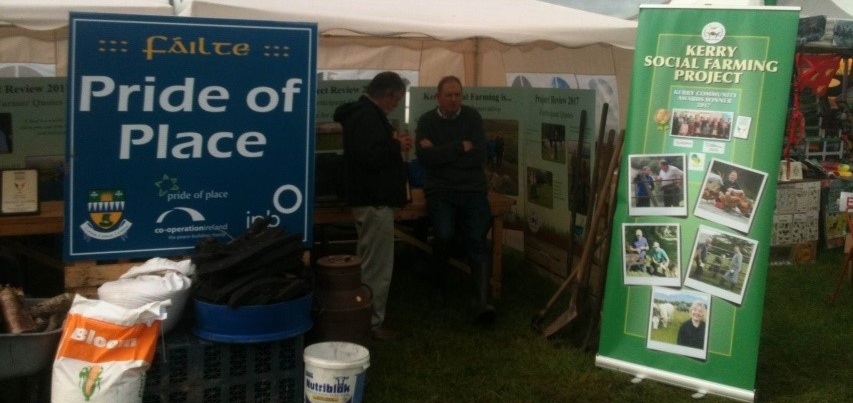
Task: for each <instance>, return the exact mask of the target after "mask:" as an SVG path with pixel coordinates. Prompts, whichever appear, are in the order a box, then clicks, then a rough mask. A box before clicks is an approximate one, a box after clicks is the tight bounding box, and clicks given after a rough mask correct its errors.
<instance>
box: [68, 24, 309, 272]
mask: <svg viewBox="0 0 853 403" xmlns="http://www.w3.org/2000/svg"><path fill="white" fill-rule="evenodd" d="M316 59H317V26H316V24H309V23H282V22H272V21H246V20H229V19H210V18H186V17H162V16H141V15H123V14H99V13H71V16H70V24H69V61H68V86H69V90H68V139H67V154H66V163H67V169H68V176H67V178H66V181H65V182H66V185H65V244H64V258H65V260H66V261H72V260H84V259H86V260H89V259H91V260H95V259H117V258H140V257H155V256H175V255H182V254H187V253H191V252H192V250H193V248H194V247H195V246H196V245H197V244H198V242H199V241H201V240H202V239H205V238H209V237H213V238H215V239H217V240H218V241H220V242H227V241H228V240H230V239H231V238H233V237H238V236H240V235H242V234H243V233H244V232H245V231H246V229H247V227H248V226H249V224H250V223H251V222H252V221H253V219H254V218H256V217H266V216H271V217H272V225H274V226H280V227H282V228H284V230H285V232H287V233H300V234H302V235H303V242H304V243H305V244H306V246H307V245H310V244H311V242H312V222H313V218H312V214H313V211H312V205H313V200H312V199H313V194H314V191H313V186H314V185H313V183H314V178H313V176H314V135H315V134H314V114H315V112H314V107H315V96H316V82H315V80H316V70H317V67H316Z"/></svg>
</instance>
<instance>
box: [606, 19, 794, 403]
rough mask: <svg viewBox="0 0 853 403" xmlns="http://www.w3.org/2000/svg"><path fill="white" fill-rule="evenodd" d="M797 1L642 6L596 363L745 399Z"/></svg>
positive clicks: (750, 387)
mask: <svg viewBox="0 0 853 403" xmlns="http://www.w3.org/2000/svg"><path fill="white" fill-rule="evenodd" d="M798 20H799V8H796V7H739V8H732V7H725V8H724V7H715V6H702V7H701V8H700V7H672V6H643V7H641V8H640V15H639V28H638V32H637V45H636V50H635V56H634V65H633V73H632V82H631V95H630V103H629V112H628V124H627V128H626V134H625V143H624V152H623V157H622V163H621V171H620V179H619V185H618V186H619V187H618V202H617V206H616V214H615V217H614V223H613V231H612V233H613V238H612V243H611V244H612V245H613V247H612V248H611V251H610V259H609V267H608V269H607V270H608V273H607V286H606V291H605V300H604V307H603V313H602V316H603V317H602V329H601V341H600V346H599V353H598V356H597V357H596V365H597V366H600V367H605V368H611V369H616V370H619V371H624V372H627V373H631V374H634V375H636V378H637V379H654V380H658V381H661V382H666V383H670V384H674V385H678V386H681V387H685V388H688V389H692V390H695V391H697V392H699V393H700V394H705V393H711V394H717V395H722V396H727V397H730V398H733V399H736V400H742V401H753V400H754V396H755V391H754V384H755V371H756V367H757V365H756V364H757V357H758V343H759V336H760V330H761V316H762V307H763V302H764V287H765V280H766V278H767V269H768V257H769V250H770V235H771V233H770V231H771V229H772V224H773V211H774V207H775V206H774V203H775V194H776V182H777V177H778V172H779V167H780V163H779V161H780V159H781V153H782V144H783V138H784V135H785V124H786V116H787V106H788V100H789V91H790V83H791V80H792V72H793V68H794V66H793V64H794V52H795V46H796V35H797V25H798Z"/></svg>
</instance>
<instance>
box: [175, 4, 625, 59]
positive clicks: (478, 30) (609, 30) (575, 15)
mask: <svg viewBox="0 0 853 403" xmlns="http://www.w3.org/2000/svg"><path fill="white" fill-rule="evenodd" d="M180 15H185V16H195V17H218V18H239V19H265V20H277V21H294V22H317V23H318V30H319V32H320V33H321V34H323V35H368V36H384V37H411V36H426V37H430V38H435V39H440V40H458V39H465V38H476V37H488V38H492V39H495V40H498V41H500V42H503V43H507V44H520V43H529V42H534V41H539V40H547V41H551V42H555V43H558V44H560V45H563V46H566V47H581V46H587V45H592V44H597V43H605V44H611V45H614V46H618V47H622V48H628V49H633V47H634V41H635V38H636V30H637V23H636V22H635V21H628V20H623V19H620V18H614V17H609V16H605V15H601V14H594V13H589V12H586V11H580V10H575V9H571V8H567V7H562V6H557V5H554V4H550V3H545V2H541V1H537V0H464V1H463V0H432V1H403V0H371V1H369V2H367V1H357V0H323V1H316V0H288V1H281V0H253V1H244V0H193V1H190V2H188V4H186V7H185V8H184V9H183V10H181V11H180Z"/></svg>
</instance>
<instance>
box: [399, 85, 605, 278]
mask: <svg viewBox="0 0 853 403" xmlns="http://www.w3.org/2000/svg"><path fill="white" fill-rule="evenodd" d="M463 97H464V99H463V103H464V104H465V105H468V106H471V107H474V108H475V109H477V110H478V111H479V112H480V114H481V115H482V117H483V125H484V126H485V130H486V139H487V142H488V143H487V145H486V146H487V150H488V153H487V154H488V155H489V157H488V159H487V162H486V166H485V167H484V170H485V172H486V179H487V183H488V186H489V190H490V191H494V192H497V193H501V194H504V195H507V196H509V197H512V198H514V199H516V204H515V206H513V211H512V212H511V213H510V214H509V216H508V217H505V218H504V223H505V227H504V228H505V229H506V230H507V231H510V232H511V233H516V234H518V235H519V236H523V237H524V243H523V244H524V250H525V254H526V255H528V258H529V259H531V260H533V261H536V262H537V263H539V264H540V265H542V266H543V267H544V268H546V269H548V270H549V271H551V272H553V273H554V274H556V275H558V276H563V277H565V276H566V274H567V271H568V263H567V260H568V249H567V247H568V239H569V237H570V236H571V233H570V231H569V226H568V222H569V214H570V211H569V207H568V206H569V202H568V198H569V189H571V188H572V183H571V181H572V178H573V177H574V175H573V174H572V172H571V169H572V161H571V155H573V154H574V150H576V149H577V147H578V138H579V127H580V123H579V122H580V115H581V111H582V110H586V111H588V118H587V119H589V120H591V119H594V116H595V114H594V107H595V93H594V92H593V91H591V90H572V89H566V88H564V89H549V88H467V89H465V92H464V94H463ZM410 99H411V108H410V114H411V115H410V116H411V125H412V127H414V128H415V129H417V127H416V126H417V120H418V117H420V116H421V115H422V114H423V113H424V112H427V111H429V110H431V109H432V108H434V107H435V106H436V101H435V88H429V87H416V88H412V89H411V97H410ZM589 120H588V121H589ZM585 133H586V136H585V140H584V147H583V150H586V151H587V158H589V155H588V152H589V150H590V149H591V148H592V142H593V139H592V136H591V135H590V133H592V128H591V127H589V126H587V130H586V132H585ZM580 176H581V177H583V178H586V179H589V173H588V172H586V173H584V174H581V175H580ZM509 237H512V236H508V238H509Z"/></svg>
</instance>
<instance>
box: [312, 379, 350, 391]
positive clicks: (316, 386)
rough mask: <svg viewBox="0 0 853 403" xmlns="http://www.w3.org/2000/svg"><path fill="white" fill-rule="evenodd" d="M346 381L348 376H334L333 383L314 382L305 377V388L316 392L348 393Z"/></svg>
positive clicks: (348, 387)
mask: <svg viewBox="0 0 853 403" xmlns="http://www.w3.org/2000/svg"><path fill="white" fill-rule="evenodd" d="M348 381H349V377H348V376H338V377H335V381H334V382H335V383H334V384H331V383H320V382H314V381H312V380H311V379H306V380H305V389H307V390H310V391H312V392H317V393H334V394H344V393H345V394H349V393H350V386H349V382H348Z"/></svg>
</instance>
